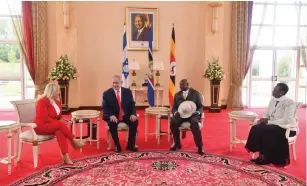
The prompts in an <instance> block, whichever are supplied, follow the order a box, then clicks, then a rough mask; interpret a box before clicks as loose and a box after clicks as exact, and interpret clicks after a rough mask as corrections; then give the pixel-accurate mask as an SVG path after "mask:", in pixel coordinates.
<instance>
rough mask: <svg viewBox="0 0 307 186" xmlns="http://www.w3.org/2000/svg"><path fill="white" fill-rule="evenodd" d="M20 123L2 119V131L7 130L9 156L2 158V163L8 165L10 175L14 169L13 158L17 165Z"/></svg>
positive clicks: (0, 123) (0, 122) (0, 160)
mask: <svg viewBox="0 0 307 186" xmlns="http://www.w3.org/2000/svg"><path fill="white" fill-rule="evenodd" d="M19 129H20V125H19V124H18V123H17V122H16V121H0V132H5V133H6V136H7V157H6V158H2V159H0V163H4V164H7V165H8V175H11V171H12V163H11V162H12V159H14V166H15V167H16V166H17V147H18V143H17V142H18V139H19V138H18V135H17V134H18V130H19ZM12 132H13V133H14V155H13V156H12V154H11V153H12Z"/></svg>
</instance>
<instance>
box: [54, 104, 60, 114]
mask: <svg viewBox="0 0 307 186" xmlns="http://www.w3.org/2000/svg"><path fill="white" fill-rule="evenodd" d="M52 105H53V107H54V109H55V111H56V114H57V115H59V114H60V111H61V110H60V108H59V106H58V105H57V104H56V103H53V104H52Z"/></svg>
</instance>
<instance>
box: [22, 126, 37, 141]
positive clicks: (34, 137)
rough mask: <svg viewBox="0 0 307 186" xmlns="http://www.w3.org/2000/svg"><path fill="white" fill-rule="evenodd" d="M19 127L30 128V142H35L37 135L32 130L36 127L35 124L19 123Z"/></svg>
mask: <svg viewBox="0 0 307 186" xmlns="http://www.w3.org/2000/svg"><path fill="white" fill-rule="evenodd" d="M20 126H21V127H30V128H31V129H30V131H31V133H32V136H33V138H32V140H33V141H37V134H36V132H35V131H34V128H36V127H37V125H36V123H20Z"/></svg>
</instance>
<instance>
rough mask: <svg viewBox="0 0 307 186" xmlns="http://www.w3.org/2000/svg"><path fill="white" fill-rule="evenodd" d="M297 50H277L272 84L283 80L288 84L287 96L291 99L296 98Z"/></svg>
mask: <svg viewBox="0 0 307 186" xmlns="http://www.w3.org/2000/svg"><path fill="white" fill-rule="evenodd" d="M297 58H298V55H297V50H277V51H276V65H275V72H276V73H275V77H274V80H275V83H274V86H275V85H276V84H277V83H279V82H283V83H286V84H287V85H288V86H289V92H288V93H287V96H288V97H290V98H291V99H293V100H297V96H298V95H297V91H296V90H297V89H296V87H297V86H298V82H297V81H296V80H297V75H298V74H297V71H298V69H297V61H298V60H297Z"/></svg>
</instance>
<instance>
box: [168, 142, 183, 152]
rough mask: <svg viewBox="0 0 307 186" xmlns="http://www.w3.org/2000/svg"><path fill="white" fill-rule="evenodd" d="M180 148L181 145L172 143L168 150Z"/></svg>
mask: <svg viewBox="0 0 307 186" xmlns="http://www.w3.org/2000/svg"><path fill="white" fill-rule="evenodd" d="M180 149H181V145H180V144H179V145H177V144H174V145H173V146H171V148H170V150H171V151H176V150H180Z"/></svg>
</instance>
